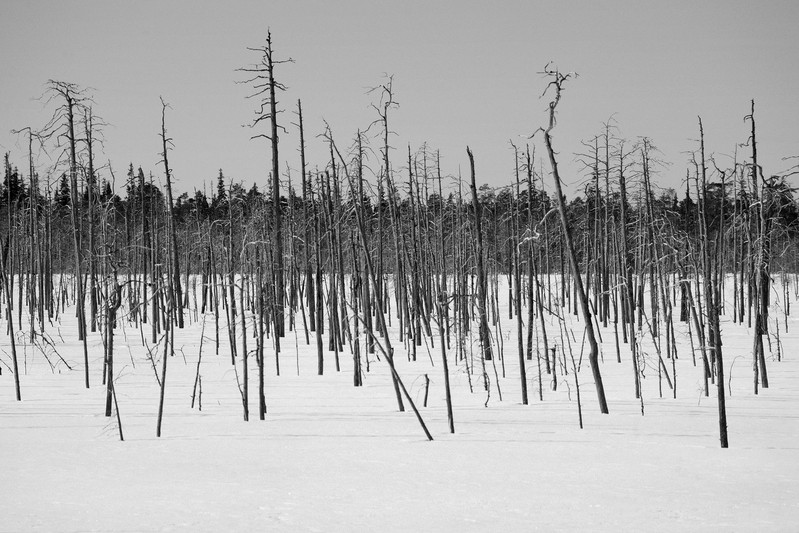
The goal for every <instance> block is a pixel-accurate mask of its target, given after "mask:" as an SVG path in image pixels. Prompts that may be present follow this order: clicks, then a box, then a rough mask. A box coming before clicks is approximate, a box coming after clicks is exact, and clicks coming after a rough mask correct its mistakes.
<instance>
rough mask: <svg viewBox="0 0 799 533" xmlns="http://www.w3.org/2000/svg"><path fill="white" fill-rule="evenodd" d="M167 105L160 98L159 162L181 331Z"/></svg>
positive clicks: (178, 269) (181, 313) (176, 310)
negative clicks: (163, 182) (164, 180)
mask: <svg viewBox="0 0 799 533" xmlns="http://www.w3.org/2000/svg"><path fill="white" fill-rule="evenodd" d="M168 106H169V104H167V103H165V102H164V99H163V98H161V145H162V147H163V150H164V151H163V152H161V157H162V159H161V162H162V163H163V164H164V174H165V175H166V198H167V209H168V213H167V224H168V225H169V239H170V240H171V241H172V242H171V247H170V249H171V252H172V285H173V290H174V291H175V294H174V300H175V305H176V308H175V312H176V313H177V319H178V328H180V329H183V291H182V290H181V287H180V255H179V254H178V234H177V230H176V229H175V226H176V224H175V212H174V205H173V201H172V170H171V169H170V168H169V160H168V158H167V155H168V152H169V147H170V146H171V145H172V139H170V138H169V137H167V136H166V108H167V107H168Z"/></svg>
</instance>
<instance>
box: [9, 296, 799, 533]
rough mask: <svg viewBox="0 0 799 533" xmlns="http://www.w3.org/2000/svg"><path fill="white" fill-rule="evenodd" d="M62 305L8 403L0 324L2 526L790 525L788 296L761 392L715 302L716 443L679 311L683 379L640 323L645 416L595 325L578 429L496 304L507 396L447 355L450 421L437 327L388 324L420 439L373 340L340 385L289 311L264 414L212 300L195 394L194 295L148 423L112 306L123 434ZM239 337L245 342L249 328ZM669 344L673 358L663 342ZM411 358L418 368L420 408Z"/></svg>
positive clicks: (796, 403) (143, 363)
mask: <svg viewBox="0 0 799 533" xmlns="http://www.w3.org/2000/svg"><path fill="white" fill-rule="evenodd" d="M499 294H500V295H505V294H507V291H506V290H500V292H499ZM775 312H776V311H775ZM70 315H71V314H70V313H65V314H64V316H63V317H62V320H61V322H56V323H54V324H53V325H52V326H49V327H48V328H47V332H48V334H49V335H50V336H51V337H52V338H53V339H54V340H56V341H57V348H58V351H59V353H60V354H61V355H62V356H63V357H64V358H65V359H66V360H67V361H68V362H69V363H70V365H71V366H72V367H73V368H74V370H72V371H69V370H67V369H66V367H65V366H64V364H63V363H60V362H57V361H58V359H57V357H53V354H52V353H51V354H49V355H50V359H51V361H53V362H54V364H55V370H51V366H50V365H49V364H48V362H47V360H46V358H45V357H44V356H43V354H42V353H41V351H39V350H37V349H36V348H34V347H32V346H30V345H23V346H20V347H19V353H20V368H21V372H23V374H22V376H21V382H22V397H23V401H22V402H16V401H15V399H14V389H13V376H12V374H11V372H10V371H9V368H8V367H6V366H5V364H10V355H9V343H8V338H7V337H3V339H2V341H0V354H2V355H0V360H2V362H3V366H4V368H3V374H2V376H0V453H2V467H0V531H2V532H12V531H13V532H16V531H46V532H62V531H63V532H66V531H103V532H106V531H107V532H127V531H255V530H261V531H465V532H468V531H475V532H481V533H484V532H486V531H563V530H571V531H797V530H799V451H798V450H799V358H797V357H796V348H797V347H798V346H799V324H797V321H796V319H795V318H794V317H792V318H789V321H788V325H789V330H788V332H785V331H784V328H783V326H782V324H781V326H780V327H781V331H780V334H781V337H780V338H781V341H782V344H783V349H782V354H783V356H784V359H783V360H782V361H781V362H776V360H775V358H774V355H772V356H771V357H769V358H768V361H769V366H768V370H769V377H770V380H771V387H770V388H768V389H763V390H761V392H760V394H759V395H758V396H754V395H753V392H752V370H751V331H749V330H747V329H746V328H745V327H744V326H740V325H735V324H733V323H732V322H731V321H730V320H729V318H728V317H725V319H724V322H723V334H722V338H723V339H724V343H725V346H724V350H725V367H726V373H727V377H728V378H729V379H730V382H729V387H730V388H731V391H732V395H731V396H728V398H727V408H728V424H729V432H730V433H729V440H730V448H729V449H726V450H722V449H720V447H719V441H718V422H717V404H716V400H715V394H714V392H713V391H711V395H710V397H707V398H706V397H704V396H703V395H702V379H701V370H700V369H701V367H700V366H696V367H694V366H693V363H692V358H691V354H690V346H689V344H688V340H687V336H686V331H687V330H686V329H680V332H679V335H680V339H681V340H680V342H681V343H682V344H681V345H680V349H679V350H680V351H679V359H678V360H677V362H676V367H677V399H673V398H672V397H671V391H670V390H669V389H668V388H667V386H666V384H665V382H663V383H662V387H663V397H662V398H661V397H659V394H658V379H657V369H656V366H654V364H653V361H654V360H653V356H654V351H653V350H652V349H651V343H649V344H646V343H645V349H646V350H647V358H648V365H647V368H646V370H645V378H644V379H643V383H642V386H643V393H644V400H643V404H644V410H645V416H642V415H641V403H640V402H639V401H638V400H636V399H635V398H634V395H633V374H632V366H631V361H630V354H629V350H628V349H627V347H626V346H622V363H621V364H619V363H617V362H616V360H615V348H614V344H613V331H612V329H611V328H609V329H602V330H601V333H602V335H603V358H604V362H603V363H602V365H601V369H602V373H603V378H604V381H605V387H606V390H607V397H608V403H609V408H610V414H609V415H601V414H600V413H599V410H598V407H597V402H596V394H595V390H594V384H593V381H592V378H591V373H590V369H589V367H588V362H587V358H585V357H584V360H583V364H582V367H581V369H580V372H579V375H578V376H579V380H580V390H581V394H582V404H583V417H584V422H585V429H582V430H581V429H580V428H579V427H578V418H577V402H576V395H575V386H574V381H573V376H572V373H571V371H570V372H569V374H568V376H565V377H564V376H561V375H560V373H559V374H558V381H559V386H558V390H557V391H556V392H554V391H552V390H551V383H550V381H549V379H548V377H547V376H546V374H545V375H544V387H543V388H544V390H543V396H544V401H543V402H540V401H539V400H538V388H537V376H538V374H537V367H536V364H535V361H528V368H527V371H528V378H529V384H530V405H527V406H524V405H521V402H520V392H519V391H520V386H519V383H518V357H517V353H516V336H515V320H513V321H510V320H508V317H507V308H505V310H504V311H503V313H502V315H501V317H500V318H501V333H499V331H498V330H497V329H496V328H494V327H492V329H493V330H494V333H495V334H496V335H499V336H501V338H502V340H503V345H504V356H505V361H504V366H505V374H506V376H507V377H506V378H502V377H501V376H502V362H501V361H496V365H497V366H496V368H497V374H498V375H499V376H500V379H499V385H500V387H501V393H502V401H500V400H499V393H498V391H497V384H496V379H495V377H494V376H495V374H494V369H493V368H492V367H491V366H490V365H489V366H488V374H489V377H490V385H491V387H490V388H491V396H490V399H489V402H488V406H487V407H485V406H484V404H485V402H486V392H485V390H484V388H483V386H482V383H481V382H480V379H479V374H480V366H479V363H478V367H477V369H478V375H475V376H472V380H473V383H474V386H475V391H474V393H471V392H470V391H469V385H468V379H467V374H466V371H465V367H464V363H463V362H459V363H458V364H457V366H456V365H455V364H454V363H453V362H451V367H450V370H451V375H452V386H453V399H454V404H455V407H454V417H455V431H456V433H455V434H454V435H451V434H449V433H448V430H447V422H446V408H445V404H444V392H443V376H442V370H441V364H440V361H441V359H440V357H441V356H440V353H439V348H438V344H437V341H438V339H437V338H436V339H435V341H436V345H435V347H429V353H430V355H429V356H428V347H427V346H422V347H420V348H419V357H418V360H417V361H416V362H409V361H408V358H407V353H408V352H407V351H406V347H404V346H402V345H401V344H400V343H398V342H396V339H395V349H396V351H397V354H396V361H397V366H398V371H399V373H400V375H401V376H402V378H403V380H404V382H405V383H406V385H407V387H408V388H409V390H410V391H411V394H412V395H413V396H414V398H415V400H416V402H417V404H418V406H419V408H420V410H421V412H422V415H423V417H424V420H425V421H426V423H427V424H428V427H429V428H430V430H431V432H432V433H433V436H434V438H435V441H433V442H428V441H427V440H426V439H425V437H424V434H423V433H422V431H421V429H420V428H419V426H418V424H417V422H416V420H415V418H414V416H413V414H412V413H411V412H410V410H408V411H407V412H405V413H400V412H398V411H397V406H396V400H395V397H394V392H393V387H392V385H391V381H390V378H389V371H388V366H387V365H386V363H385V361H382V360H381V361H377V360H376V359H375V358H374V356H372V357H371V371H370V372H369V373H368V374H366V375H365V384H364V386H363V387H362V388H355V387H353V386H352V375H351V374H352V358H351V355H350V352H349V351H348V350H346V349H345V352H344V353H343V354H341V356H340V357H341V366H342V371H341V372H340V373H336V372H335V366H334V362H333V354H332V353H330V352H327V351H326V352H325V357H326V365H325V375H324V376H317V375H316V348H315V344H314V338H313V336H312V337H311V345H310V346H306V345H305V340H304V333H303V330H302V321H301V319H299V318H298V324H299V331H298V332H297V334H296V336H295V333H294V332H290V333H289V334H288V335H287V337H286V338H285V339H283V341H282V344H283V351H282V352H281V354H280V363H281V376H280V377H276V376H275V361H274V350H267V365H266V368H267V370H268V375H267V376H268V377H267V384H266V397H267V405H268V413H267V417H266V421H259V420H258V412H257V399H256V394H257V381H256V379H257V368H256V366H255V359H254V357H251V358H250V365H251V366H250V394H251V399H250V419H251V421H250V422H244V421H243V420H242V403H241V398H240V396H239V391H238V388H237V381H236V380H237V377H236V376H237V374H236V372H235V371H234V368H233V367H232V366H231V363H230V355H229V349H228V345H227V334H226V331H223V332H222V334H221V337H222V340H221V345H220V353H219V355H215V354H214V343H213V337H214V336H213V323H212V319H213V317H212V315H209V316H208V317H207V319H206V320H207V322H206V327H205V341H204V345H203V355H202V364H201V374H202V411H199V410H198V409H196V408H195V409H191V407H190V404H191V393H192V386H193V383H194V372H195V368H196V363H197V357H198V345H199V342H200V338H201V323H202V318H201V317H199V318H200V319H199V320H196V318H195V316H194V314H193V313H192V315H191V323H190V324H188V325H187V327H186V328H185V329H184V330H183V331H179V332H178V334H177V336H176V342H175V345H176V351H177V353H176V354H175V356H174V357H172V358H170V360H169V361H168V365H169V366H168V370H167V394H166V401H165V409H164V410H165V414H164V422H163V436H162V437H161V438H156V436H155V428H156V414H157V409H158V393H159V389H158V385H157V383H156V380H155V377H154V373H153V368H152V365H151V363H150V362H149V361H148V360H147V358H146V353H147V352H146V350H145V349H144V348H142V340H141V336H140V334H139V333H138V331H137V330H135V329H133V327H132V326H131V325H130V324H127V323H124V321H120V327H119V328H118V329H117V333H116V339H115V344H116V363H115V364H116V376H117V380H116V389H117V395H118V400H119V410H120V414H121V418H122V425H123V430H124V434H125V441H124V442H120V440H119V437H118V433H117V424H116V419H115V418H111V419H109V418H106V417H104V416H103V411H104V402H105V389H104V387H102V386H101V384H100V381H101V375H102V339H101V336H100V334H99V333H95V334H90V337H89V338H90V359H91V360H90V369H91V380H92V388H91V389H89V390H87V389H85V388H84V387H83V369H82V351H81V347H80V346H81V345H80V344H79V343H78V341H77V336H76V333H75V330H76V328H75V322H74V319H73V318H72V317H71V316H70ZM567 320H568V325H569V327H570V328H572V329H573V331H574V339H575V340H576V342H572V347H573V349H574V354H575V359H578V358H579V355H580V339H581V336H582V331H583V330H582V327H581V326H580V322H579V321H576V319H574V317H572V316H571V315H568V316H567ZM239 326H240V325H239ZM393 326H394V331H396V329H395V328H396V322H394V324H393ZM683 326H684V325H680V326H679V327H680V328H683ZM148 327H149V326H148ZM548 328H549V331H550V339H551V342H554V343H556V344H558V345H559V344H560V337H559V328H558V326H557V322H556V321H555V320H554V319H551V318H550V322H549V324H548ZM238 330H239V331H240V327H238ZM251 331H252V330H251V328H250V329H249V331H248V334H250V333H251ZM62 339H63V340H62ZM20 341H22V337H20ZM453 341H454V339H453ZM270 342H271V340H270ZM471 342H472V341H470V343H471ZM362 345H363V340H362ZM647 346H648V348H647ZM248 347H249V348H250V349H252V348H253V347H254V341H253V339H251V338H250V339H248ZM325 347H327V342H325ZM453 348H454V342H453ZM469 349H472V350H475V354H476V350H478V346H477V344H476V343H474V345H470V346H467V348H466V350H467V354H468V351H469ZM774 349H775V352H776V343H775V346H774ZM558 351H559V352H560V348H559V350H558ZM159 353H160V352H159ZM450 354H453V351H450ZM431 360H432V363H433V364H431ZM451 361H452V360H451ZM477 361H478V359H477V358H476V357H475V362H477ZM666 363H667V366H668V368H669V372H671V361H670V360H667V362H666ZM569 364H570V362H569ZM298 368H299V375H298ZM159 370H160V365H159ZM569 370H571V369H569ZM238 373H239V375H240V374H241V368H240V365H239V369H238ZM425 374H427V375H428V376H429V377H430V379H431V384H430V397H429V403H428V407H426V408H424V407H422V400H423V396H424V375H425ZM564 380H566V381H568V383H569V385H568V387H567V386H566V384H565V383H564Z"/></svg>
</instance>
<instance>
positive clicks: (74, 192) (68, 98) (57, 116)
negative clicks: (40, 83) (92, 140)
mask: <svg viewBox="0 0 799 533" xmlns="http://www.w3.org/2000/svg"><path fill="white" fill-rule="evenodd" d="M47 87H48V92H49V93H50V95H51V96H50V100H53V99H56V98H59V99H63V103H62V104H61V105H60V106H59V107H58V108H57V109H56V110H55V112H54V113H53V116H52V117H51V118H50V121H49V122H48V123H47V126H45V128H44V131H45V132H46V133H45V136H48V137H49V136H52V135H56V136H58V137H60V136H62V135H63V136H65V137H66V140H67V142H68V146H67V155H68V157H69V194H70V212H71V215H72V236H73V244H74V251H75V287H76V296H77V318H78V339H79V340H81V341H83V367H84V380H85V384H86V388H87V389H88V388H89V347H88V344H87V342H86V314H85V313H86V310H85V308H84V302H85V296H84V291H83V289H84V287H83V265H82V262H83V250H82V247H81V234H80V217H79V214H78V164H77V140H76V137H75V114H76V113H77V112H78V110H79V109H81V108H82V107H83V105H84V102H85V101H86V95H85V94H84V92H83V91H82V90H81V89H79V88H78V86H77V85H75V84H74V83H67V82H63V81H53V80H50V81H48V82H47ZM50 100H48V101H50Z"/></svg>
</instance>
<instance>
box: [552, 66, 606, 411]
mask: <svg viewBox="0 0 799 533" xmlns="http://www.w3.org/2000/svg"><path fill="white" fill-rule="evenodd" d="M544 74H546V75H547V76H548V77H550V78H552V80H551V81H550V82H549V84H548V85H547V89H546V90H545V91H544V93H546V91H547V90H549V88H550V87H551V88H554V90H555V96H554V99H553V100H552V101H551V102H550V103H549V125H548V126H547V127H546V128H541V129H540V130H539V131H542V132H543V134H544V143H545V144H546V148H547V153H548V155H549V163H550V165H551V166H552V177H553V178H554V181H555V195H556V196H557V201H558V213H559V214H560V222H561V229H562V230H563V239H564V241H565V244H566V250H567V252H568V255H569V263H570V264H571V270H572V273H573V275H574V287H575V291H576V292H577V297H578V298H579V303H580V308H581V309H582V315H583V321H584V322H585V333H586V339H587V340H588V346H589V353H588V361H589V362H590V364H591V372H592V374H593V377H594V383H595V384H596V393H597V399H598V400H599V410H600V412H602V413H604V414H607V413H608V404H607V401H606V399H605V387H604V386H603V384H602V374H601V373H600V371H599V346H598V345H597V341H596V335H595V333H594V324H593V319H592V317H591V311H590V309H589V307H588V297H587V296H586V294H585V288H584V287H583V280H582V278H581V277H580V265H579V262H578V260H577V254H576V252H575V250H574V242H573V240H572V234H571V227H570V226H569V221H568V219H567V218H566V202H565V199H564V197H563V188H562V186H561V178H560V173H559V172H558V162H557V160H556V158H555V149H554V148H553V146H552V130H553V129H554V128H555V123H556V120H555V110H556V108H557V106H558V103H559V102H560V98H561V94H562V91H563V84H564V83H565V82H566V81H567V80H568V79H570V78H571V77H572V74H561V73H560V72H559V71H557V70H551V69H550V66H549V65H547V67H546V69H545V70H544Z"/></svg>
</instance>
